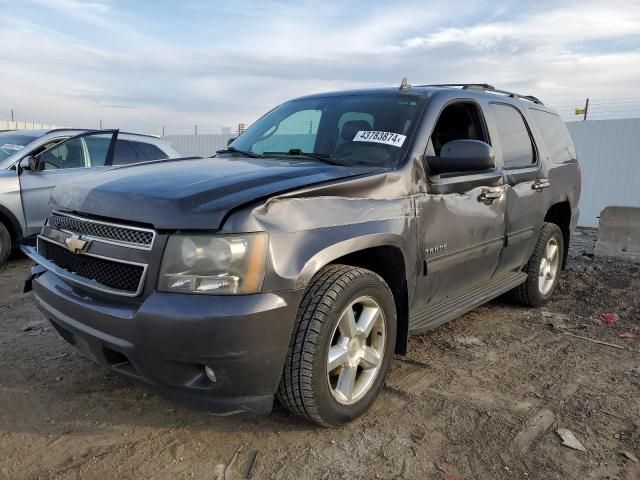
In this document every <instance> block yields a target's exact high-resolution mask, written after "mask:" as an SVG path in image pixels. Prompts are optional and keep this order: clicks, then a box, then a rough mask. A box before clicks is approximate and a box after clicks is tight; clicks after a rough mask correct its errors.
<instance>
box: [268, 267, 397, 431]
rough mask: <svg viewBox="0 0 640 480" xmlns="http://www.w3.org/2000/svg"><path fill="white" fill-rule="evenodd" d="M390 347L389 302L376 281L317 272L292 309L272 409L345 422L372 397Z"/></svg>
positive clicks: (351, 271)
mask: <svg viewBox="0 0 640 480" xmlns="http://www.w3.org/2000/svg"><path fill="white" fill-rule="evenodd" d="M395 341H396V310H395V302H394V299H393V295H392V293H391V290H389V287H388V286H387V284H386V283H385V282H384V280H383V279H382V278H381V277H380V276H379V275H377V274H375V273H374V272H372V271H370V270H365V269H363V268H355V267H351V266H347V265H330V266H328V267H325V268H323V269H322V270H321V271H320V272H318V274H316V275H315V276H314V277H313V279H312V280H311V282H310V284H309V286H308V288H307V291H306V293H305V294H304V297H303V299H302V302H301V304H300V307H299V309H298V314H297V316H296V321H295V324H294V327H293V333H292V335H291V341H290V343H289V351H288V352H287V357H286V360H285V365H284V370H283V374H282V379H281V381H280V386H279V387H278V392H277V397H278V399H279V400H280V403H282V405H284V406H285V407H286V408H287V409H288V410H290V411H291V412H292V413H295V414H296V415H299V416H301V417H303V418H306V419H307V420H310V421H311V422H314V423H316V424H318V425H321V426H324V427H333V426H338V425H343V424H345V423H347V422H350V421H351V420H353V419H355V418H357V417H359V416H360V415H362V414H363V413H365V412H366V411H367V410H368V409H369V407H370V406H371V404H372V403H373V402H374V401H375V399H376V398H377V396H378V394H379V393H380V390H381V389H382V387H383V385H384V380H385V377H386V375H387V371H388V370H389V365H390V364H391V360H392V358H393V353H394V348H395Z"/></svg>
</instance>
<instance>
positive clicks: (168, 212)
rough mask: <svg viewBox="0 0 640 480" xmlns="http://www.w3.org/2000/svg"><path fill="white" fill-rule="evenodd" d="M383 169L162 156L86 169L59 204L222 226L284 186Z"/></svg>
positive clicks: (158, 224) (56, 198)
mask: <svg viewBox="0 0 640 480" xmlns="http://www.w3.org/2000/svg"><path fill="white" fill-rule="evenodd" d="M377 171H379V169H374V168H370V167H367V168H362V167H341V166H338V165H328V164H324V163H319V162H315V161H306V160H305V161H289V160H281V159H262V158H261V159H251V158H244V157H216V158H197V159H183V160H162V161H158V162H147V163H143V164H137V165H131V166H126V167H119V168H112V169H109V170H103V171H101V172H98V173H92V174H87V175H82V176H80V177H77V178H75V179H73V180H70V181H68V182H65V183H62V184H60V185H59V186H57V187H56V188H55V189H54V191H53V193H52V195H51V203H52V205H53V208H54V209H64V210H71V211H75V212H78V213H87V214H91V215H97V216H102V217H106V218H113V219H120V220H127V221H131V222H136V223H144V224H148V225H149V224H150V225H153V226H154V227H155V228H157V229H185V230H186V229H212V230H216V229H219V228H220V227H221V223H222V221H223V220H224V218H225V216H226V215H227V213H229V212H230V211H231V210H233V209H234V208H237V207H240V206H242V205H244V204H247V203H250V202H253V201H255V200H258V199H261V198H266V197H269V196H272V195H275V194H278V193H281V192H285V191H291V190H295V189H298V188H302V187H305V186H308V185H313V184H318V183H323V182H330V181H332V180H339V179H343V178H349V177H354V176H359V175H365V174H368V173H373V172H377Z"/></svg>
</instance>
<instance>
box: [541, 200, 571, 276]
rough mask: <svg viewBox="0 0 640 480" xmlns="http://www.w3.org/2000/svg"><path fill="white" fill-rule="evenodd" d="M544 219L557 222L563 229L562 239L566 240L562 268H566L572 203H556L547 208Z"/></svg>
mask: <svg viewBox="0 0 640 480" xmlns="http://www.w3.org/2000/svg"><path fill="white" fill-rule="evenodd" d="M544 221H545V222H549V223H555V224H556V225H558V227H560V230H561V231H562V239H563V241H564V251H563V254H564V255H563V259H562V268H563V269H564V268H565V266H566V265H567V256H568V253H569V241H570V240H571V204H570V203H569V202H568V201H562V202H558V203H554V204H553V205H551V207H549V210H547V213H546V215H545V216H544Z"/></svg>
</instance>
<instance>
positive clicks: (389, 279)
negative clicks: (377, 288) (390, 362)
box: [331, 246, 409, 355]
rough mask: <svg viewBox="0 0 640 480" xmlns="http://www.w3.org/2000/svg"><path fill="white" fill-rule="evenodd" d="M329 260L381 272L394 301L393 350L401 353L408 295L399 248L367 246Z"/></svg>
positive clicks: (404, 348) (407, 313)
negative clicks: (395, 322)
mask: <svg viewBox="0 0 640 480" xmlns="http://www.w3.org/2000/svg"><path fill="white" fill-rule="evenodd" d="M331 263H332V264H336V263H337V264H341V265H351V266H353V267H360V268H366V269H367V270H371V271H372V272H374V273H377V274H378V275H380V276H381V277H382V278H383V280H384V281H385V282H386V283H387V285H388V286H389V288H390V289H391V293H392V294H393V298H394V301H395V304H396V316H397V322H398V329H397V336H396V346H395V353H397V354H399V355H404V354H405V353H406V351H407V338H408V332H409V299H408V296H407V292H408V290H407V275H406V271H405V264H404V256H403V254H402V251H401V250H400V249H399V248H397V247H391V246H380V247H372V248H366V249H364V250H359V251H356V252H352V253H349V254H347V255H344V256H342V257H340V258H336V259H334V260H333V261H332V262H331Z"/></svg>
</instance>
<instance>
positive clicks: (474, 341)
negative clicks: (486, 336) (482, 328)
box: [456, 337, 485, 347]
mask: <svg viewBox="0 0 640 480" xmlns="http://www.w3.org/2000/svg"><path fill="white" fill-rule="evenodd" d="M456 342H458V343H459V344H461V345H465V346H467V347H484V345H485V343H484V342H483V341H482V340H480V339H479V338H478V337H456Z"/></svg>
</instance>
